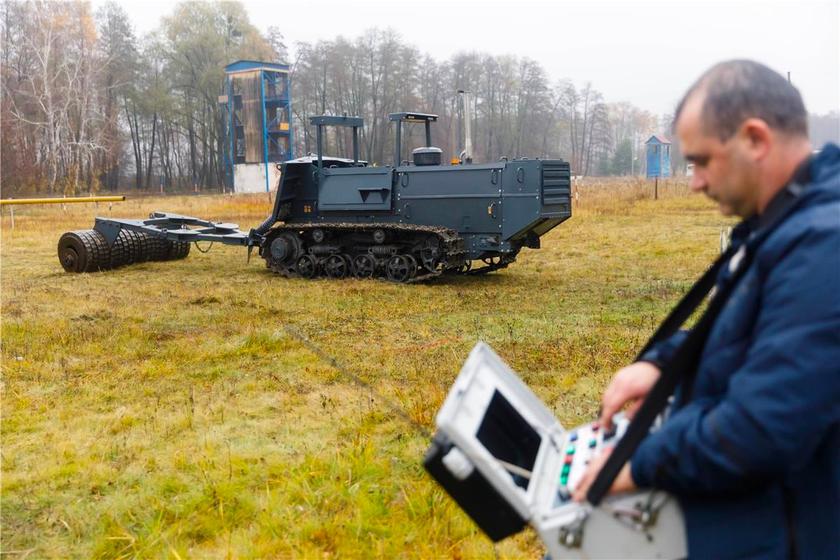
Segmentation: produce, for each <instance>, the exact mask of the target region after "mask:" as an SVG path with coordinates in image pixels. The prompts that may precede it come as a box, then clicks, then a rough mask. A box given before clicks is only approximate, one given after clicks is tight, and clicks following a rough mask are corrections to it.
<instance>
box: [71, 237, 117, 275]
mask: <svg viewBox="0 0 840 560" xmlns="http://www.w3.org/2000/svg"><path fill="white" fill-rule="evenodd" d="M58 260H59V262H61V266H62V267H64V270H66V271H67V272H94V271H97V270H107V269H109V268H111V250H110V248H109V247H108V242H107V241H106V240H105V237H104V236H103V235H102V234H101V233H99V232H98V231H96V230H93V229H85V230H79V231H68V232H67V233H65V234H64V235H62V236H61V238H60V239H59V240H58Z"/></svg>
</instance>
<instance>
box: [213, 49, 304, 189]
mask: <svg viewBox="0 0 840 560" xmlns="http://www.w3.org/2000/svg"><path fill="white" fill-rule="evenodd" d="M219 104H220V106H221V108H222V122H223V123H224V162H225V186H226V187H228V188H229V189H231V190H233V191H235V192H259V191H262V190H265V191H266V192H267V191H269V190H270V189H271V188H272V187H273V186H276V185H277V183H278V180H279V173H280V172H279V169H278V167H279V166H277V165H275V164H276V163H281V162H284V161H286V160H289V159H292V127H291V117H292V103H291V95H290V91H289V66H288V65H287V64H277V63H273V62H260V61H256V60H238V61H236V62H234V63H232V64H228V65H227V66H225V84H224V95H221V96H219Z"/></svg>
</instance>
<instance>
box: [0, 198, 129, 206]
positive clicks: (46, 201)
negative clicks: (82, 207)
mask: <svg viewBox="0 0 840 560" xmlns="http://www.w3.org/2000/svg"><path fill="white" fill-rule="evenodd" d="M124 200H125V197H124V196H79V197H75V198H16V199H11V198H7V199H5V200H0V206H16V205H18V204H62V205H63V204H65V203H68V202H123V201H124Z"/></svg>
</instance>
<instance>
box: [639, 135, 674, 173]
mask: <svg viewBox="0 0 840 560" xmlns="http://www.w3.org/2000/svg"><path fill="white" fill-rule="evenodd" d="M645 146H646V150H647V177H648V178H652V177H670V176H671V141H670V140H668V139H667V138H665V137H664V136H660V135H658V134H654V135H653V136H651V137H650V138H648V141H647V142H645Z"/></svg>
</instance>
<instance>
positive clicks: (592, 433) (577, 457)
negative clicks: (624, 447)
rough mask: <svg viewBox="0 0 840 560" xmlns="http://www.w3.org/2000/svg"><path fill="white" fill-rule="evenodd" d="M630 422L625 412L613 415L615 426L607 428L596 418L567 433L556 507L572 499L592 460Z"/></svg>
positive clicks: (616, 439) (610, 443)
mask: <svg viewBox="0 0 840 560" xmlns="http://www.w3.org/2000/svg"><path fill="white" fill-rule="evenodd" d="M628 424H629V422H628V420H627V419H626V418H625V417H624V415H623V414H616V415H615V416H614V417H613V422H612V426H611V427H610V428H609V429H604V428H603V427H602V426H601V424H600V423H599V422H597V421H595V422H590V423H589V424H584V425H582V426H579V427H577V428H575V429H573V430H569V431H568V432H566V437H565V439H564V441H563V447H562V451H561V455H562V457H563V466H562V467H560V475H559V477H558V480H557V496H556V499H555V507H560V506H561V505H563V504H565V503H567V502H568V501H569V500H571V497H572V494H573V493H574V491H575V489H576V488H577V485H578V482H579V481H580V479H581V477H582V476H583V474H584V473H585V472H586V469H587V467H588V466H589V463H590V461H592V459H594V458H595V457H597V456H598V455H599V454H600V453H601V451H603V450H604V449H605V448H607V447H612V446H613V445H615V443H616V442H618V440H619V439H620V438H621V436H622V435H623V434H624V431H625V430H626V429H627V425H628Z"/></svg>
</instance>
